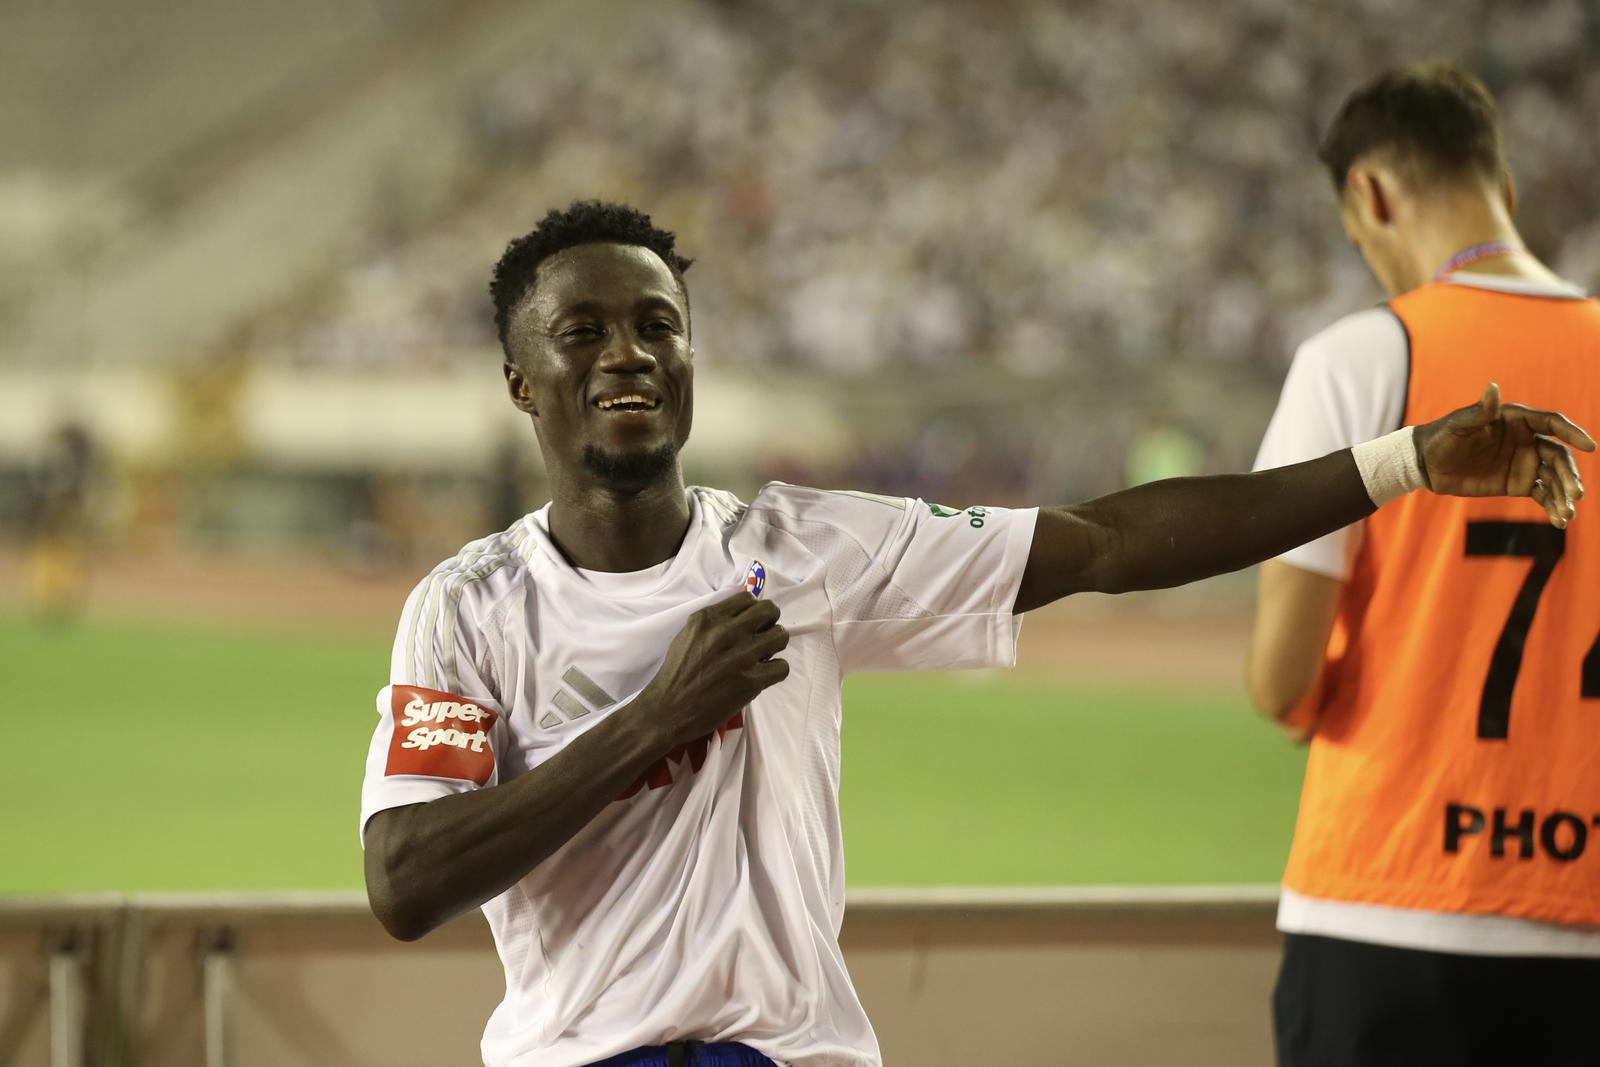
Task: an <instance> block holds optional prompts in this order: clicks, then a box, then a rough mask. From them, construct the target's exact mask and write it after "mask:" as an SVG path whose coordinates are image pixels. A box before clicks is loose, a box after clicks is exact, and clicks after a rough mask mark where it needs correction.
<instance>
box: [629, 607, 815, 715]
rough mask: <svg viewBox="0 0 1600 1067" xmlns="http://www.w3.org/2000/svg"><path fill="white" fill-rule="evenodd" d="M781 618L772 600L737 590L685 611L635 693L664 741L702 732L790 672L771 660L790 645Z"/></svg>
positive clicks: (781, 661)
mask: <svg viewBox="0 0 1600 1067" xmlns="http://www.w3.org/2000/svg"><path fill="white" fill-rule="evenodd" d="M778 615H779V612H778V606H777V605H776V604H774V603H773V602H772V601H770V600H757V599H756V598H755V597H753V596H751V595H750V594H749V593H747V592H745V591H743V590H740V591H739V592H737V593H735V594H734V595H733V596H730V597H728V598H727V599H726V600H720V601H718V602H717V603H715V604H712V605H710V606H709V607H704V608H701V609H700V610H699V611H697V612H695V613H694V614H693V615H690V616H689V621H688V622H686V623H684V626H683V629H681V630H679V631H678V636H676V637H674V638H673V639H672V644H671V645H669V646H667V658H666V660H665V661H664V662H663V663H662V664H661V669H660V670H658V671H656V676H655V677H654V678H652V679H651V680H650V684H648V685H646V686H645V687H644V691H643V692H642V693H640V694H639V696H640V701H639V703H640V704H641V705H643V706H644V707H645V708H646V709H647V710H648V711H649V712H650V714H651V716H652V718H653V719H654V720H655V721H654V722H653V723H652V724H651V725H652V728H653V729H659V730H661V731H662V732H663V739H664V740H665V742H666V743H667V745H669V746H670V745H676V744H682V743H685V742H688V741H692V740H694V739H695V738H697V737H704V736H705V735H706V734H708V733H710V732H711V731H713V730H715V729H716V728H717V727H719V726H721V725H722V724H723V723H725V722H727V721H728V720H729V719H731V718H733V717H734V716H735V715H737V714H738V713H739V710H740V709H741V708H743V707H744V706H745V705H746V704H748V703H750V702H751V701H752V700H754V699H755V698H756V697H757V696H758V695H759V694H760V693H761V691H762V690H763V689H766V688H767V687H769V686H773V685H776V684H778V683H779V682H781V681H783V680H784V679H785V678H787V677H788V676H789V664H788V663H786V662H785V661H783V660H781V659H775V658H774V657H775V656H776V655H777V654H778V653H779V652H782V651H783V650H784V648H786V647H787V646H788V644H789V631H788V630H786V629H784V628H783V627H782V626H780V625H779V624H778Z"/></svg>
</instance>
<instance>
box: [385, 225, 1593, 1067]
mask: <svg viewBox="0 0 1600 1067" xmlns="http://www.w3.org/2000/svg"><path fill="white" fill-rule="evenodd" d="M675 246H676V239H675V237H674V236H673V235H672V234H671V233H668V232H666V231H663V230H660V229H657V228H656V227H655V226H654V225H653V224H652V223H651V221H650V218H649V216H647V215H643V214H641V213H639V212H637V211H635V210H633V209H631V208H628V207H625V206H623V205H619V204H602V203H598V202H592V201H591V202H580V203H577V204H574V205H572V206H571V207H569V208H567V209H566V210H564V211H552V212H551V213H550V214H549V215H548V216H546V217H545V219H544V220H543V221H542V222H540V224H539V225H538V227H537V228H535V229H534V231H533V232H532V233H529V234H527V235H526V236H524V237H521V238H519V239H517V240H515V241H513V242H512V243H511V245H510V246H509V247H508V248H507V250H506V253H505V255H504V256H503V257H502V258H501V260H500V262H499V264H498V265H497V266H496V268H495V273H494V281H493V284H492V286H491V292H492V294H493V297H494V301H495V310H496V323H497V325H498V326H499V330H500V339H501V343H502V346H503V349H504V357H505V358H504V363H503V370H504V373H505V379H506V384H507V388H508V391H509V393H510V399H511V402H512V404H513V405H514V406H516V408H517V409H518V410H520V411H522V412H524V413H525V414H527V415H528V416H529V417H530V418H531V419H532V422H533V428H534V432H535V435H536V436H537V438H538V441H539V446H540V450H541V451H542V452H543V454H544V462H545V467H546V470H547V472H548V475H549V479H550V487H551V495H552V501H551V503H549V504H548V505H546V506H545V507H542V508H540V509H539V510H538V511H536V512H534V513H533V514H531V515H527V516H524V517H522V518H520V519H518V520H517V521H515V522H513V523H512V524H511V526H510V528H509V529H507V530H506V531H505V532H504V533H500V534H495V535H493V536H490V537H486V538H483V539H481V540H479V541H475V542H473V543H472V544H470V545H468V546H467V547H466V548H465V549H464V550H463V551H462V552H461V554H460V555H458V556H456V557H455V558H454V559H451V560H449V561H447V562H445V563H444V564H442V565H440V566H439V567H438V568H436V569H435V570H434V572H433V573H432V574H431V575H430V576H429V577H428V578H426V579H424V580H423V582H422V583H421V584H420V585H419V586H418V587H417V589H416V591H415V592H414V593H413V594H412V596H411V597H410V599H409V600H408V601H407V605H406V608H405V611H404V613H403V615H402V618H401V623H400V628H399V634H398V636H397V638H396V641H395V646H394V654H393V658H392V661H391V667H390V675H389V684H388V685H387V686H385V687H384V688H383V689H382V690H381V691H380V693H379V696H378V714H379V719H378V725H377V728H376V730H375V731H374V734H373V738H372V743H371V746H370V748H369V750H368V755H367V765H366V778H365V781H364V783H363V788H362V804H361V827H362V833H363V841H364V844H365V848H366V878H367V892H368V895H369V898H370V900H371V902H372V907H373V911H374V912H375V913H376V914H377V916H378V918H379V919H380V920H381V921H382V922H383V924H384V926H385V928H386V929H388V930H389V932H390V933H392V934H394V935H395V936H396V937H400V938H403V939H408V940H409V939H413V938H417V937H421V936H422V935H423V934H425V933H427V932H428V931H429V930H431V929H433V928H434V927H436V926H438V925H439V924H440V923H442V922H445V921H446V920H448V919H450V918H452V917H454V916H456V915H459V914H461V913H462V912H464V911H467V910H468V909H471V908H474V907H481V908H482V909H483V911H484V913H485V915H486V916H487V918H488V920H489V925H490V928H491V930H492V931H493V934H494V938H495V943H496V946H497V947H498V949H499V952H500V956H501V959H502V961H503V963H504V966H505V976H506V993H505V998H504V1000H502V1002H501V1004H500V1006H499V1008H497V1009H496V1010H495V1012H494V1013H493V1015H492V1016H491V1018H490V1020H489V1024H488V1026H487V1028H486V1030H485V1033H484V1037H483V1044H482V1052H483V1056H484V1059H485V1061H486V1062H487V1063H489V1064H491V1065H493V1067H513V1065H515V1067H531V1065H533V1064H536V1063H537V1064H538V1065H539V1067H580V1065H592V1064H605V1065H607V1067H623V1065H634V1067H639V1065H649V1067H666V1065H670V1064H699V1065H702V1067H706V1065H757V1064H771V1063H773V1062H777V1063H782V1064H787V1065H790V1067H874V1065H876V1064H879V1063H880V1062H881V1056H880V1055H879V1051H878V1042H877V1038H876V1037H875V1036H874V1034H873V1032H872V1027H871V1025H870V1024H869V1023H868V1021H867V1017H866V1013H865V1012H864V1011H863V1010H862V1007H861V1003H860V1001H859V1000H858V999H857V997H856V995H855V992H854V990H853V989H852V988H851V983H850V977H849V975H848V974H847V973H846V970H845V965H844V959H843V957H842V955H841V954H840V951H839V942H838V935H839V927H840V923H841V922H842V920H843V917H844V869H843V863H844V848H843V841H842V837H841V830H840V824H839V792H838V790H839V766H840V763H839V760H840V752H839V729H840V716H841V708H840V684H841V681H842V679H843V677H844V675H846V674H847V673H849V672H851V671H863V670H952V669H956V668H962V667H984V666H1001V665H1006V666H1009V665H1010V664H1011V663H1013V662H1014V659H1015V652H1016V639H1017V632H1018V627H1019V624H1020V623H1019V619H1018V615H1019V613H1021V612H1024V611H1028V610H1030V609H1032V608H1036V607H1039V606H1041V605H1043V604H1047V603H1049V602H1050V601H1052V600H1056V599H1059V598H1061V597H1064V596H1067V595H1069V594H1071V593H1074V592H1078V591H1080V590H1091V589H1092V590H1101V591H1106V592H1118V591H1122V590H1128V589H1139V588H1151V587H1157V586H1165V585H1174V584H1178V583H1181V582H1187V581H1192V580H1194V579H1196V578H1200V577H1203V576H1205V575H1209V574H1214V573H1217V572H1219V571H1223V570H1229V569H1233V568H1238V567H1243V566H1248V565H1249V564H1251V563H1254V562H1257V561H1259V560H1261V559H1265V558H1267V557H1269V556H1272V555H1275V554H1277V553H1279V552H1282V551H1284V550H1285V549H1286V548H1288V547H1289V546H1290V545H1293V544H1298V543H1300V542H1302V541H1305V540H1307V539H1308V538H1311V537H1316V536H1319V535H1321V534H1325V533H1327V532H1328V531H1330V530H1334V529H1337V528H1339V527H1341V526H1345V525H1348V524H1349V523H1351V522H1354V521H1357V520H1358V519H1360V518H1362V517H1363V516H1365V515H1367V514H1368V513H1370V512H1371V511H1372V510H1373V508H1374V506H1375V503H1381V502H1383V501H1385V500H1388V499H1391V498H1394V497H1397V496H1400V495H1403V494H1404V493H1405V492H1407V491H1409V490H1410V489H1413V488H1419V487H1421V486H1422V485H1423V484H1424V483H1425V482H1429V483H1430V484H1431V485H1432V487H1433V489H1434V490H1435V491H1437V492H1461V493H1470V494H1482V493H1505V492H1512V493H1521V494H1526V493H1535V494H1537V495H1538V497H1539V499H1540V501H1541V503H1542V505H1543V506H1544V507H1545V509H1546V511H1547V515H1548V519H1549V521H1550V522H1552V523H1556V524H1560V525H1565V523H1566V522H1567V519H1568V517H1570V516H1571V515H1572V513H1573V508H1572V500H1573V499H1575V498H1576V497H1577V496H1581V495H1582V490H1581V486H1580V485H1579V484H1578V482H1577V476H1576V467H1575V466H1573V463H1572V456H1571V455H1570V454H1569V453H1568V452H1567V450H1566V447H1565V445H1563V444H1561V442H1560V441H1558V440H1556V439H1555V438H1553V437H1547V436H1541V434H1543V433H1553V434H1557V435H1559V436H1561V437H1563V438H1565V439H1566V440H1568V441H1571V442H1572V443H1574V444H1577V445H1579V446H1581V447H1584V448H1587V449H1592V448H1593V447H1594V442H1592V441H1591V440H1590V439H1589V438H1588V436H1587V435H1586V434H1584V433H1583V431H1581V430H1579V429H1577V428H1576V427H1575V426H1573V425H1572V424H1570V423H1568V422H1567V421H1566V420H1565V419H1563V418H1562V417H1560V416H1558V415H1552V414H1550V413H1548V412H1538V411H1533V410H1531V409H1527V408H1518V407H1515V406H1509V405H1508V406H1506V407H1501V406H1500V405H1499V403H1498V397H1497V394H1494V393H1493V391H1492V390H1491V391H1490V392H1489V394H1488V395H1487V396H1486V397H1485V399H1484V401H1483V402H1481V403H1479V404H1476V405H1473V406H1470V407H1467V408H1463V409H1461V410H1460V411H1457V412H1455V413H1454V414H1451V415H1449V416H1447V417H1445V418H1443V419H1441V420H1439V421H1436V422H1434V423H1431V424H1429V425H1427V426H1422V427H1416V428H1407V429H1405V430H1400V431H1396V432H1394V433H1391V434H1389V435H1388V436H1386V437H1383V438H1381V439H1380V440H1378V441H1374V442H1370V443H1364V444H1361V445H1358V446H1357V447H1356V448H1354V449H1347V450H1343V451H1340V452H1337V453H1335V454H1333V455H1330V456H1326V457H1323V458H1320V459H1315V460H1312V461H1310V462H1308V463H1303V464H1299V465H1297V466H1295V467H1289V468H1284V469H1282V470H1276V471H1269V472H1266V473H1262V474H1249V475H1233V476H1229V477H1220V478H1180V479H1174V480H1170V481H1162V482H1153V483H1151V484H1149V485H1145V486H1140V487H1138V488H1135V489H1128V490H1125V491H1123V492H1121V493H1115V494H1112V495H1111V496H1107V497H1102V498H1100V499H1098V500H1092V501H1089V502H1087V503H1084V504H1078V505H1072V506H1067V507H1046V508H1023V509H1011V508H998V507H995V508H984V507H970V508H949V507H944V506H942V505H939V504H928V503H925V502H923V501H921V500H914V499H909V498H906V497H886V496H874V495H869V494H861V493H849V492H824V491H820V490H816V489H807V488H803V487H800V486H793V485H785V484H783V483H781V482H773V483H769V484H768V485H767V486H765V487H764V488H762V489H761V490H760V491H759V492H758V493H756V494H755V496H754V497H753V498H752V499H751V500H750V502H749V503H746V502H744V501H742V500H739V499H737V498H736V497H734V496H733V494H731V493H727V492H722V491H719V490H716V489H707V488H703V487H699V486H694V487H686V486H685V485H684V482H683V472H682V467H681V465H680V463H679V455H678V454H679V450H680V449H681V448H682V447H683V445H684V442H685V441H687V439H688V437H689V428H690V422H691V416H692V412H693V408H694V351H693V349H692V348H691V346H690V328H689V324H690V318H689V294H688V289H687V287H686V285H685V283H684V272H685V271H686V270H687V268H688V267H689V261H688V260H686V259H684V258H682V257H681V256H680V255H678V253H677V252H676V251H675ZM1468 392H1469V393H1470V394H1475V393H1476V389H1474V390H1470V391H1468ZM782 404H783V400H782V397H777V396H775V397H773V398H772V408H771V415H772V417H773V418H781V417H782ZM460 414H461V417H470V413H460ZM1540 474H1542V477H1543V478H1544V479H1545V480H1544V481H1543V482H1536V480H1535V479H1536V477H1537V476H1540ZM780 619H781V621H780ZM702 1043H703V1044H702Z"/></svg>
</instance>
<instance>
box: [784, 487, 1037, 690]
mask: <svg viewBox="0 0 1600 1067" xmlns="http://www.w3.org/2000/svg"><path fill="white" fill-rule="evenodd" d="M783 489H784V490H785V491H786V496H787V499H786V501H785V505H786V506H787V507H790V508H793V509H794V510H795V511H796V512H798V515H797V518H799V519H801V520H802V521H801V523H800V524H799V526H800V528H806V527H810V528H813V529H818V530H819V532H818V533H817V534H815V535H814V536H815V543H814V544H813V545H812V548H813V550H814V551H818V552H819V554H821V555H822V556H823V557H824V559H825V563H826V567H827V587H828V600H829V605H830V610H831V612H832V630H833V638H834V646H835V648H836V649H837V650H838V653H839V665H840V668H841V670H843V671H845V672H849V671H894V670H959V669H962V668H968V667H1008V666H1011V665H1013V664H1014V663H1015V662H1016V645H1017V634H1018V632H1019V630H1020V627H1021V619H1020V617H1018V616H1016V615H1014V614H1012V611H1011V608H1012V605H1013V604H1014V603H1015V602H1016V598H1017V589H1018V587H1019V586H1020V585H1021V582H1022V571H1023V568H1024V567H1025V566H1026V564H1027V561H1028V552H1029V550H1030V548H1031V547H1032V544H1033V527H1034V521H1035V519H1036V518H1037V516H1038V509H1036V508H1028V509H1021V510H1016V509H1011V508H999V507H961V508H958V507H945V506H944V505H941V504H929V503H926V502H924V501H922V500H917V499H913V498H910V497H888V496H874V495H871V494H866V493H848V492H827V491H822V490H813V489H800V488H797V487H791V486H785V487H783ZM758 499H759V498H758ZM802 536H803V537H805V538H806V539H808V540H811V539H812V535H806V534H802Z"/></svg>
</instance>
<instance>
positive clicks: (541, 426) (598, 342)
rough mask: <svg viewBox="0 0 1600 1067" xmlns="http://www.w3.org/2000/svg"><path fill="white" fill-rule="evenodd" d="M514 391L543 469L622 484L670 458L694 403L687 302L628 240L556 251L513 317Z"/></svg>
mask: <svg viewBox="0 0 1600 1067" xmlns="http://www.w3.org/2000/svg"><path fill="white" fill-rule="evenodd" d="M510 340H511V347H512V351H513V352H514V353H516V356H517V358H516V359H515V360H514V361H513V362H511V363H508V364H507V365H506V380H507V384H508V385H509V386H510V389H511V396H512V401H513V403H515V404H516V405H517V407H519V408H521V409H522V410H523V411H526V412H527V413H528V414H530V415H532V416H533V417H534V418H533V423H534V428H535V430H536V431H537V433H538V435H539V444H540V447H541V448H542V450H543V451H544V454H545V462H546V464H547V465H548V466H549V467H550V468H551V473H552V475H557V472H558V471H559V472H561V473H563V474H568V475H579V474H580V472H583V473H584V475H585V476H587V477H588V478H590V479H592V480H598V481H602V482H610V483H615V484H619V485H639V484H644V483H648V482H651V481H654V480H655V479H656V478H658V477H660V476H661V475H662V474H663V473H665V472H666V471H668V470H676V469H677V453H678V450H679V449H680V448H682V447H683V444H684V442H685V441H687V440H688V438H689V426H690V423H691V421H692V419H693V414H694V365H693V357H694V352H693V350H692V349H691V348H690V347H689V309H688V307H687V306H686V302H685V300H684V296H683V292H682V291H681V290H680V289H679V287H678V282H677V279H676V278H674V277H673V275H672V272H671V271H670V270H668V269H667V265H666V264H665V263H663V262H662V261H661V259H660V257H659V256H657V255H656V254H655V253H654V252H651V251H650V250H649V249H646V248H640V247H638V246H636V245H619V244H590V245H579V246H577V247H576V248H569V249H566V250H565V251H562V252H558V253H556V254H555V255H553V256H551V257H550V258H549V259H546V260H545V261H544V262H543V263H542V264H540V266H539V273H538V280H537V283H536V284H535V285H534V286H533V287H532V289H531V290H530V291H529V293H528V295H527V296H526V297H524V299H523V303H522V306H521V307H519V308H518V309H517V312H516V314H515V316H514V317H513V320H512V327H511V332H510Z"/></svg>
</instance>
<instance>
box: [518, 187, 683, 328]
mask: <svg viewBox="0 0 1600 1067" xmlns="http://www.w3.org/2000/svg"><path fill="white" fill-rule="evenodd" d="M677 242H678V237H677V235H676V234H674V233H673V232H671V231H670V230H663V229H658V228H657V227H656V226H655V225H654V224H652V223H651V221H650V216H649V215H646V214H645V213H644V212H642V211H640V210H638V209H637V208H632V207H629V206H628V205H627V204H618V203H614V202H610V201H605V200H574V201H573V202H572V203H570V204H568V205H567V206H566V207H565V208H561V209H551V210H550V212H549V213H548V214H546V215H545V217H544V218H542V219H540V220H539V225H537V226H535V227H534V228H533V229H532V230H530V231H529V232H528V233H526V234H524V235H522V236H521V237H518V238H517V239H515V240H514V241H512V242H511V243H510V244H508V245H506V250H505V253H504V254H503V255H502V256H501V257H500V261H499V262H498V263H496V264H495V265H494V277H493V278H491V279H490V280H489V296H490V297H491V298H492V299H493V300H494V326H495V332H496V333H497V334H499V336H500V347H501V348H502V349H504V350H505V354H506V355H507V356H508V357H509V356H510V355H511V346H510V344H509V342H508V340H507V333H508V331H509V330H510V326H511V313H512V312H513V311H514V310H515V309H516V306H517V305H518V304H519V303H521V301H522V298H523V296H524V295H525V294H526V293H527V291H528V290H529V289H530V288H531V287H532V286H533V283H534V279H535V277H536V275H537V274H538V271H539V264H540V263H543V262H544V261H545V260H546V259H547V258H549V257H550V256H553V255H555V254H556V253H557V252H560V251H563V250H564V249H568V248H572V247H575V246H577V245H587V244H619V245H638V246H639V247H641V248H648V249H649V250H650V251H652V252H654V253H655V254H656V255H658V256H660V257H661V261H662V262H663V263H665V264H666V265H667V269H668V270H670V271H672V276H673V277H674V278H676V279H677V281H678V288H679V289H680V290H682V292H683V298H684V300H685V301H687V300H688V299H689V288H688V286H686V285H684V283H683V272H684V271H686V270H688V269H689V265H690V264H691V263H693V262H694V260H692V259H686V258H684V257H683V256H680V255H678V253H677V252H676V251H674V250H673V246H674V245H675V244H677Z"/></svg>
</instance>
